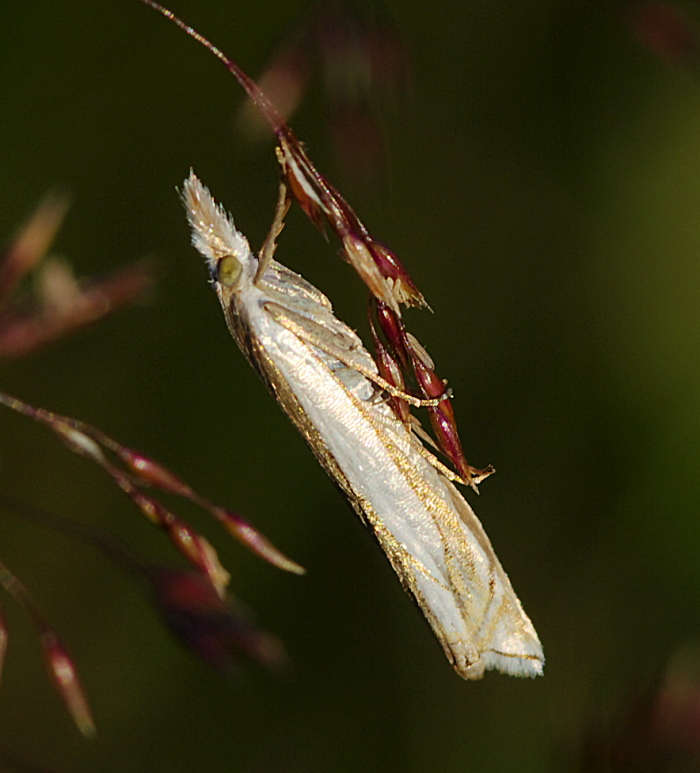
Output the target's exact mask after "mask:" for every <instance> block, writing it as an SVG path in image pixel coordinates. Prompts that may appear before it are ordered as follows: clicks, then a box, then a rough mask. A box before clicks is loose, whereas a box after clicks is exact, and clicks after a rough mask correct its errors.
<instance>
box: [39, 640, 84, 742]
mask: <svg viewBox="0 0 700 773" xmlns="http://www.w3.org/2000/svg"><path fill="white" fill-rule="evenodd" d="M40 642H41V648H42V650H43V653H44V660H45V662H46V666H47V668H48V670H49V674H50V676H51V678H52V680H53V683H54V684H55V685H56V688H57V689H58V692H59V694H60V696H61V697H62V698H63V702H64V703H65V704H66V707H67V709H68V712H69V713H70V715H71V717H73V721H74V722H75V724H76V725H77V726H78V729H79V730H80V732H81V733H82V734H83V735H84V736H87V737H88V738H89V737H92V736H94V735H95V733H96V732H97V730H96V728H95V722H94V720H93V718H92V713H91V712H90V707H89V706H88V702H87V699H86V697H85V692H84V690H83V688H82V685H81V684H80V680H79V679H78V674H77V673H76V670H75V666H74V665H73V661H72V660H71V658H70V656H69V655H68V651H67V650H66V648H65V646H64V645H63V643H62V642H61V641H60V640H59V638H58V636H57V635H56V633H55V632H54V631H53V630H51V629H48V628H47V629H45V630H44V631H43V632H42V634H41V637H40Z"/></svg>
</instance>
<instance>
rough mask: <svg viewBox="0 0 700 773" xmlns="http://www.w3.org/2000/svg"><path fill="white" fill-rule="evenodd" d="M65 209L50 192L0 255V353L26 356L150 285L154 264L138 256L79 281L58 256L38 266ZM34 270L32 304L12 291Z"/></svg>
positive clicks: (128, 301) (131, 300)
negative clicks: (108, 271) (138, 259)
mask: <svg viewBox="0 0 700 773" xmlns="http://www.w3.org/2000/svg"><path fill="white" fill-rule="evenodd" d="M67 208H68V201H67V199H66V197H65V196H62V195H59V194H55V193H54V194H49V195H47V196H46V198H45V199H44V201H43V202H42V203H41V204H40V205H39V207H38V208H37V210H36V212H35V214H34V215H33V216H32V218H31V219H30V221H29V223H28V224H27V225H26V226H25V227H24V228H23V229H22V231H21V232H20V234H19V235H18V236H17V238H16V239H15V240H14V241H13V242H12V243H11V244H10V246H9V247H7V248H6V249H5V250H4V252H3V253H2V254H1V255H0V307H1V309H0V358H4V359H16V358H18V357H26V356H27V355H29V354H31V353H33V352H34V351H36V350H37V349H39V348H40V347H42V346H44V345H46V344H49V343H51V342H53V341H55V340H57V339H59V338H62V337H63V336H66V335H68V334H70V333H72V332H73V331H75V330H78V329H79V328H83V327H86V326H87V325H90V324H92V323H94V322H96V321H97V320H99V319H101V318H102V317H105V316H106V315H108V314H111V313H113V312H114V311H116V310H117V309H119V308H121V307H122V306H126V305H129V304H132V303H134V302H135V301H136V300H137V299H139V298H141V297H142V296H143V294H144V292H145V290H146V289H147V288H149V287H150V286H151V285H152V284H153V274H154V270H153V266H152V265H151V264H150V262H146V261H141V262H138V263H133V264H131V265H129V266H126V267H125V268H121V269H119V270H117V271H114V272H113V273H112V274H109V275H108V276H106V277H103V278H101V279H97V280H95V279H92V280H91V281H89V282H83V281H78V280H77V279H76V278H75V277H74V276H73V272H72V270H71V267H70V266H69V265H68V264H67V263H65V262H64V261H62V260H58V259H57V258H48V259H46V260H45V261H44V262H43V263H42V264H41V265H39V264H40V263H41V261H42V260H43V259H44V254H45V252H46V250H47V249H48V247H49V245H50V244H51V242H52V240H53V238H54V236H55V234H56V232H57V230H58V228H59V227H60V225H61V223H62V221H63V218H64V216H65V214H66V211H67ZM30 271H34V278H35V280H36V281H35V282H34V286H35V288H37V289H36V292H35V293H34V297H32V299H31V303H26V302H23V303H20V302H15V300H14V298H13V292H14V290H15V289H16V288H17V286H18V285H19V283H20V282H21V280H22V279H23V278H24V277H25V276H26V275H27V274H28V273H29V272H30Z"/></svg>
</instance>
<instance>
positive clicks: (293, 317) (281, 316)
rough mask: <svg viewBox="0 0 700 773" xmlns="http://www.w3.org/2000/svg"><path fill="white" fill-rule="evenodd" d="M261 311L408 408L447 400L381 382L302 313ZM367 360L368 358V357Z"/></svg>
mask: <svg viewBox="0 0 700 773" xmlns="http://www.w3.org/2000/svg"><path fill="white" fill-rule="evenodd" d="M265 310H266V311H267V312H268V313H269V314H270V316H271V317H272V318H273V319H274V320H275V321H276V322H278V323H279V324H280V325H282V326H283V327H285V328H286V329H287V330H289V331H290V332H292V333H294V335H295V336H297V337H298V338H299V339H301V340H302V341H305V342H306V343H308V344H311V346H315V347H316V348H317V349H320V350H321V351H322V352H325V353H326V354H328V355H330V356H331V357H333V358H335V359H336V360H338V361H340V362H342V363H343V365H347V366H348V368H352V369H353V370H356V371H357V372H358V373H361V374H362V375H363V376H364V377H365V378H366V379H367V380H368V381H371V382H372V383H373V384H376V385H377V386H378V387H380V388H381V389H383V390H384V391H385V392H388V393H389V394H390V395H391V396H392V397H398V398H400V399H401V400H405V401H406V402H407V403H408V404H409V405H412V406H414V407H416V408H424V407H431V408H434V407H435V406H436V405H438V404H439V403H441V402H442V401H443V400H447V399H448V398H449V395H448V394H447V392H446V393H445V394H444V395H441V396H440V397H436V398H432V399H422V398H420V397H415V396H414V395H409V394H408V393H407V392H403V391H402V390H400V389H397V388H396V387H395V386H394V385H393V384H390V383H389V382H388V381H386V380H385V379H383V378H382V377H381V376H380V375H379V374H378V373H376V372H375V371H373V370H372V369H371V368H370V367H369V366H368V365H366V364H365V363H364V362H362V361H361V360H360V359H359V358H358V357H357V356H353V351H352V348H349V347H346V348H343V347H342V345H339V343H340V344H342V340H340V341H339V339H340V338H341V336H340V335H339V334H338V333H334V332H333V331H331V330H328V328H326V327H324V326H323V325H320V324H319V323H318V322H314V321H313V320H312V319H309V318H308V317H305V316H304V315H303V314H297V313H296V312H293V311H291V309H286V308H284V307H283V306H280V305H279V304H277V303H272V302H268V303H265ZM334 339H335V340H334ZM354 345H355V342H354V341H353V342H352V346H353V348H354ZM367 359H370V358H369V357H368V358H367Z"/></svg>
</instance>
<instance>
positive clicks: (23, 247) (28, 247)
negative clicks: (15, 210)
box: [0, 191, 70, 303]
mask: <svg viewBox="0 0 700 773" xmlns="http://www.w3.org/2000/svg"><path fill="white" fill-rule="evenodd" d="M69 206H70V201H69V199H68V197H67V196H65V195H64V194H61V193H58V192H56V191H51V192H49V193H47V194H46V196H44V198H43V199H42V200H41V202H40V203H39V206H38V207H37V208H36V210H35V211H34V213H33V214H32V216H31V217H30V219H29V221H28V222H27V223H26V224H25V225H24V226H23V227H22V229H21V230H20V231H19V233H18V234H17V236H16V237H15V238H14V239H13V240H12V242H11V243H10V244H9V245H8V246H7V247H6V248H5V249H4V250H3V251H2V253H0V303H1V302H2V301H3V300H4V299H6V298H9V296H10V295H11V294H12V292H13V290H14V289H15V288H16V287H17V285H18V284H19V283H20V281H21V280H22V279H23V277H24V276H26V275H27V274H28V273H29V272H30V271H31V270H32V269H33V268H34V267H35V266H36V265H37V264H38V263H39V261H41V259H42V258H43V257H44V255H45V254H46V250H48V248H49V247H50V246H51V242H52V241H53V240H54V237H55V236H56V233H57V232H58V230H59V228H60V227H61V224H62V223H63V220H64V218H65V216H66V212H67V211H68V207H69Z"/></svg>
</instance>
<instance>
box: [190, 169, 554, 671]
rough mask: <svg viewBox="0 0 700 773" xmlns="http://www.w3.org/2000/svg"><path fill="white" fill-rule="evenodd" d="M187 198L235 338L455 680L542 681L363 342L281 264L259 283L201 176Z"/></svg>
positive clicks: (513, 602) (491, 575)
mask: <svg viewBox="0 0 700 773" xmlns="http://www.w3.org/2000/svg"><path fill="white" fill-rule="evenodd" d="M183 200H184V203H185V206H186V209H187V214H188V218H189V221H190V225H191V227H192V232H193V237H192V240H193V244H194V245H195V247H196V248H197V249H198V250H199V252H201V254H202V255H203V256H204V258H205V259H206V261H207V263H208V266H209V270H210V273H211V276H212V280H213V283H214V286H215V288H216V292H217V295H218V296H219V300H220V302H221V305H222V307H223V310H224V314H225V316H226V321H227V323H228V326H229V329H230V331H231V333H232V334H233V336H234V338H235V339H236V341H237V343H238V345H239V346H240V348H241V350H242V351H243V353H244V354H245V355H246V357H247V358H248V360H249V361H250V362H251V364H252V365H253V367H254V368H255V370H256V371H257V372H258V373H259V374H260V376H261V377H262V379H263V381H264V382H265V383H266V384H267V386H268V388H269V389H270V391H271V392H272V394H273V395H274V396H275V398H276V399H277V401H278V402H279V404H280V405H281V406H282V408H283V409H284V411H285V412H286V413H287V415H288V416H289V417H290V419H291V420H292V421H293V422H294V424H295V425H296V427H297V428H298V429H299V431H300V432H301V434H302V435H303V436H304V438H305V439H306V441H307V442H308V444H309V445H310V446H311V448H312V450H313V452H314V453H315V454H316V457H317V458H318V460H319V461H320V463H321V464H322V465H323V467H324V468H325V469H326V471H327V472H328V474H329V475H330V476H331V478H332V479H333V480H334V481H335V482H336V483H337V485H338V486H339V487H340V488H341V489H342V490H343V492H344V493H345V495H346V496H347V498H348V500H349V501H350V503H351V504H352V506H353V507H354V509H355V510H356V512H357V514H358V515H359V516H360V518H361V519H362V521H363V522H364V523H365V524H366V526H367V527H368V528H369V529H370V530H371V531H372V532H373V533H374V535H375V537H376V538H377V540H378V542H379V544H380V546H381V547H382V549H383V551H384V553H385V554H386V556H387V558H388V559H389V561H390V562H391V565H392V566H393V568H394V571H395V572H396V574H397V575H398V577H399V579H400V580H401V583H402V585H403V586H404V588H405V589H406V591H407V592H408V593H409V594H410V595H411V596H412V597H413V598H414V599H415V601H416V602H417V604H418V606H419V607H420V608H421V610H422V611H423V614H424V615H425V617H426V619H427V620H428V623H429V624H430V626H431V628H432V629H433V632H434V633H435V635H436V636H437V638H438V640H439V641H440V643H441V644H442V647H443V649H444V651H445V654H446V655H447V657H448V659H449V660H450V662H451V663H452V664H453V666H454V667H455V669H456V670H457V672H458V673H459V674H460V675H461V676H463V677H464V678H466V679H478V678H479V677H481V676H482V675H483V673H484V670H486V669H498V670H499V671H503V672H505V673H508V674H514V675H516V676H537V675H539V674H542V669H543V665H544V656H543V653H542V647H541V645H540V642H539V639H538V638H537V634H536V632H535V629H534V627H533V625H532V623H531V622H530V619H529V618H528V617H527V615H526V614H525V612H524V611H523V608H522V606H521V604H520V601H519V600H518V597H517V596H516V595H515V592H514V591H513V588H512V586H511V584H510V580H509V579H508V576H507V575H506V573H505V572H504V571H503V568H502V567H501V564H500V562H499V561H498V558H497V557H496V555H495V553H494V551H493V548H492V547H491V543H490V542H489V539H488V537H487V536H486V534H485V532H484V530H483V528H482V526H481V524H480V522H479V520H478V519H477V517H476V515H475V514H474V512H473V511H472V509H471V507H470V506H469V505H468V504H467V502H466V501H465V500H464V498H463V497H462V495H461V494H460V493H459V491H458V490H457V489H456V488H455V486H454V485H453V484H452V483H451V482H450V481H449V480H448V478H447V477H446V476H445V475H444V474H443V472H441V471H440V470H439V469H438V466H436V464H435V463H434V462H432V461H431V455H430V454H429V453H428V452H427V451H426V450H425V448H424V447H423V446H422V444H421V442H420V441H419V440H418V439H417V438H416V436H415V435H414V434H413V432H411V431H410V430H409V429H408V428H407V427H406V426H405V425H404V424H403V423H402V422H400V421H399V420H398V419H397V418H396V416H395V415H394V413H393V411H392V409H391V408H390V406H389V405H388V404H387V403H386V401H384V400H382V399H381V395H379V396H378V388H377V386H376V384H375V383H373V379H374V378H378V375H377V367H376V365H375V362H374V360H373V358H372V356H371V355H370V354H369V352H367V350H366V349H365V348H364V346H363V344H362V341H361V340H360V339H359V337H358V336H357V335H356V334H355V333H354V332H353V331H352V330H351V329H350V328H348V327H347V325H345V324H344V323H343V322H341V321H340V320H338V319H337V318H336V317H335V316H334V315H333V309H332V307H331V304H330V302H329V301H328V299H327V298H326V297H325V296H324V295H323V294H322V293H321V292H319V291H318V290H317V289H316V288H315V287H313V286H312V285H311V284H309V283H308V282H307V281H306V280H304V279H303V278H302V277H300V276H299V275H298V274H295V273H294V272H293V271H291V270H290V269H288V268H286V267H285V266H283V265H281V264H280V263H278V262H277V261H275V260H271V261H270V263H269V264H268V265H267V268H265V269H264V271H263V275H262V276H261V277H258V278H257V279H256V274H257V271H258V263H259V261H258V258H257V257H256V256H255V255H254V254H253V253H252V252H251V250H250V247H249V245H248V242H247V240H246V238H245V237H244V236H243V235H242V234H241V233H239V232H238V231H236V229H235V227H234V225H233V221H232V219H231V217H230V215H228V214H227V213H226V212H225V211H224V210H223V209H222V208H221V207H219V206H217V205H216V203H215V202H214V200H213V199H212V197H211V195H210V194H209V191H208V190H207V189H206V188H205V187H204V186H203V185H202V184H201V182H200V181H199V180H198V179H197V177H195V175H194V174H190V177H189V179H188V180H187V181H186V182H185V186H184V191H183ZM378 397H379V399H378Z"/></svg>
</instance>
